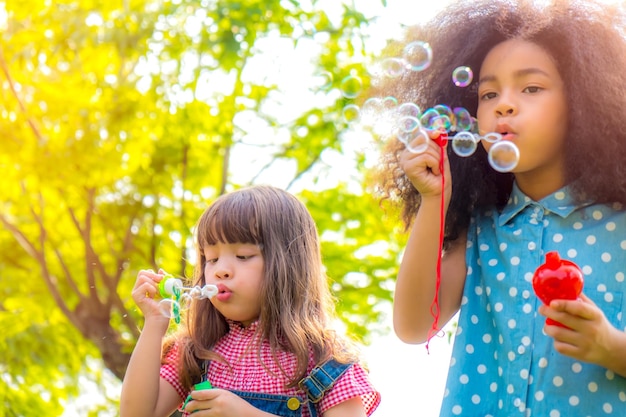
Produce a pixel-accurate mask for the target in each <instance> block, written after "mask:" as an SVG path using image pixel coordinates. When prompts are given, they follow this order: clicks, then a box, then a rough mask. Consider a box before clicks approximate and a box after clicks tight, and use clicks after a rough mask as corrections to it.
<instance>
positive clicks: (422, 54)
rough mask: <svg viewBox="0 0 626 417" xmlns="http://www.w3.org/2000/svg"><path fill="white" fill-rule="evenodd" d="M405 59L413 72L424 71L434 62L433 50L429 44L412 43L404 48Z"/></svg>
mask: <svg viewBox="0 0 626 417" xmlns="http://www.w3.org/2000/svg"><path fill="white" fill-rule="evenodd" d="M403 58H404V60H405V61H406V63H407V64H408V67H409V69H410V70H412V71H424V70H425V69H426V68H428V67H429V66H430V63H431V62H432V60H433V50H432V48H431V47H430V45H429V44H428V43H427V42H422V41H416V42H411V43H410V44H408V45H407V46H405V47H404V51H403Z"/></svg>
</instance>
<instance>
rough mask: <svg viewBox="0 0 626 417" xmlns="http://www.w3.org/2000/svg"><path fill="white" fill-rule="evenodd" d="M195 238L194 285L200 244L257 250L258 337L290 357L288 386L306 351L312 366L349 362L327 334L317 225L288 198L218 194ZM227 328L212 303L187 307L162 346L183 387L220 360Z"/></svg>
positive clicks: (199, 274)
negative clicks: (260, 272)
mask: <svg viewBox="0 0 626 417" xmlns="http://www.w3.org/2000/svg"><path fill="white" fill-rule="evenodd" d="M195 235H196V253H197V255H196V265H195V271H194V278H193V285H200V286H202V285H204V284H205V277H204V267H203V266H204V264H205V262H206V259H205V257H204V247H205V246H206V245H212V244H216V243H218V242H222V243H252V244H256V245H259V247H260V248H261V254H262V256H263V260H264V278H263V281H262V285H261V293H260V295H259V296H260V297H261V299H262V300H263V303H262V307H261V313H260V317H259V325H258V328H257V332H258V337H259V338H260V339H263V340H267V341H269V343H270V346H271V349H272V351H273V352H274V357H276V355H275V353H276V352H277V351H279V350H286V351H289V352H292V353H293V354H294V355H295V356H296V358H297V370H296V374H295V375H286V376H287V377H288V379H289V386H295V385H296V384H297V382H298V381H299V380H300V379H301V378H302V377H304V376H305V375H306V373H307V367H308V364H309V357H310V355H311V353H312V354H313V358H314V360H315V362H316V363H319V362H322V361H324V360H326V359H329V358H331V357H334V358H335V359H336V360H338V361H341V362H345V363H349V362H352V361H354V360H355V359H356V357H355V354H354V353H353V351H352V348H348V346H349V344H348V343H347V342H346V341H343V340H341V338H339V337H338V336H337V335H336V334H335V332H334V331H332V330H330V329H329V326H330V325H331V320H332V319H333V318H334V303H333V298H332V296H331V293H330V290H329V286H328V278H327V276H326V274H325V272H324V267H323V265H322V257H321V253H320V242H319V236H318V231H317V227H316V225H315V222H314V220H313V218H312V217H311V214H310V213H309V211H308V210H307V208H306V207H305V206H304V204H303V203H301V202H300V201H299V200H298V199H297V198H296V197H295V196H293V195H292V194H290V193H288V192H286V191H284V190H281V189H279V188H275V187H271V186H264V185H258V186H252V187H248V188H244V189H240V190H237V191H234V192H231V193H229V194H226V195H223V196H221V197H219V198H218V199H217V200H215V202H214V203H213V204H212V205H211V206H210V207H209V208H208V209H207V210H206V211H205V212H204V213H203V214H202V216H201V217H200V219H199V221H198V223H197V227H196V231H195ZM228 330H229V326H228V323H227V321H226V318H225V317H224V316H223V315H222V314H221V313H220V312H219V311H217V309H216V308H215V307H214V306H213V304H211V303H210V302H207V301H204V302H203V301H199V302H193V303H192V305H191V308H190V310H189V311H188V316H187V322H186V325H185V326H181V328H180V329H179V331H178V333H177V334H176V335H175V337H174V338H173V339H172V340H170V341H168V342H166V349H164V351H167V347H168V346H171V344H172V343H179V346H180V348H181V349H182V355H181V358H182V363H180V364H179V369H180V375H181V381H182V383H183V385H184V386H186V387H187V388H190V387H191V386H192V384H193V383H194V382H197V381H198V380H199V379H200V376H201V372H202V370H201V367H200V364H201V363H202V361H203V360H205V359H212V360H221V358H219V357H217V356H216V354H215V353H214V352H212V351H211V349H212V347H213V346H214V345H215V344H216V343H217V342H218V341H219V340H220V339H221V338H222V337H224V336H225V335H226V334H227V333H228ZM278 365H279V367H280V364H278ZM281 369H282V367H281Z"/></svg>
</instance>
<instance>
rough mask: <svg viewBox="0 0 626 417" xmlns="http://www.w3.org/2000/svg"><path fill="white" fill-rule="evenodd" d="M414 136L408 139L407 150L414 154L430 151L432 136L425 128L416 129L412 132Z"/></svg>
mask: <svg viewBox="0 0 626 417" xmlns="http://www.w3.org/2000/svg"><path fill="white" fill-rule="evenodd" d="M411 133H412V135H411V137H410V138H407V140H408V141H407V144H406V149H407V150H408V151H409V152H412V153H422V152H425V151H426V149H428V144H429V143H430V136H429V135H428V131H427V130H426V129H424V128H423V127H420V128H418V129H415V130H414V131H413V132H411Z"/></svg>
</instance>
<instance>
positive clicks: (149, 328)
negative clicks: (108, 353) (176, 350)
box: [120, 319, 168, 417]
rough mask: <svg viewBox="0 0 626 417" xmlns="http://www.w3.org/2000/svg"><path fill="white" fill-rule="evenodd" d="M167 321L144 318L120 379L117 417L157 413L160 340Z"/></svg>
mask: <svg viewBox="0 0 626 417" xmlns="http://www.w3.org/2000/svg"><path fill="white" fill-rule="evenodd" d="M167 324H168V323H167V322H164V321H163V320H157V319H153V320H150V319H146V322H145V324H144V328H143V331H142V333H141V335H140V336H139V340H138V341H137V345H136V346H135V349H134V350H133V353H132V355H131V358H130V361H129V363H128V368H127V369H126V375H125V376H124V382H123V383H122V394H121V398H120V417H143V416H146V417H156V415H155V410H156V407H157V401H158V396H159V379H160V378H159V371H160V368H161V344H162V341H163V336H164V335H165V332H166V330H167Z"/></svg>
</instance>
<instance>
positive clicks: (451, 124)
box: [433, 104, 456, 131]
mask: <svg viewBox="0 0 626 417" xmlns="http://www.w3.org/2000/svg"><path fill="white" fill-rule="evenodd" d="M433 108H434V109H435V110H437V113H439V114H440V115H441V116H445V117H446V118H447V121H446V119H443V120H442V121H441V123H442V125H441V126H440V128H443V129H445V130H446V131H447V130H452V131H455V130H456V117H455V116H454V113H453V112H452V109H451V108H450V107H448V106H446V105H445V104H437V105H436V106H435V107H433Z"/></svg>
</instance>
